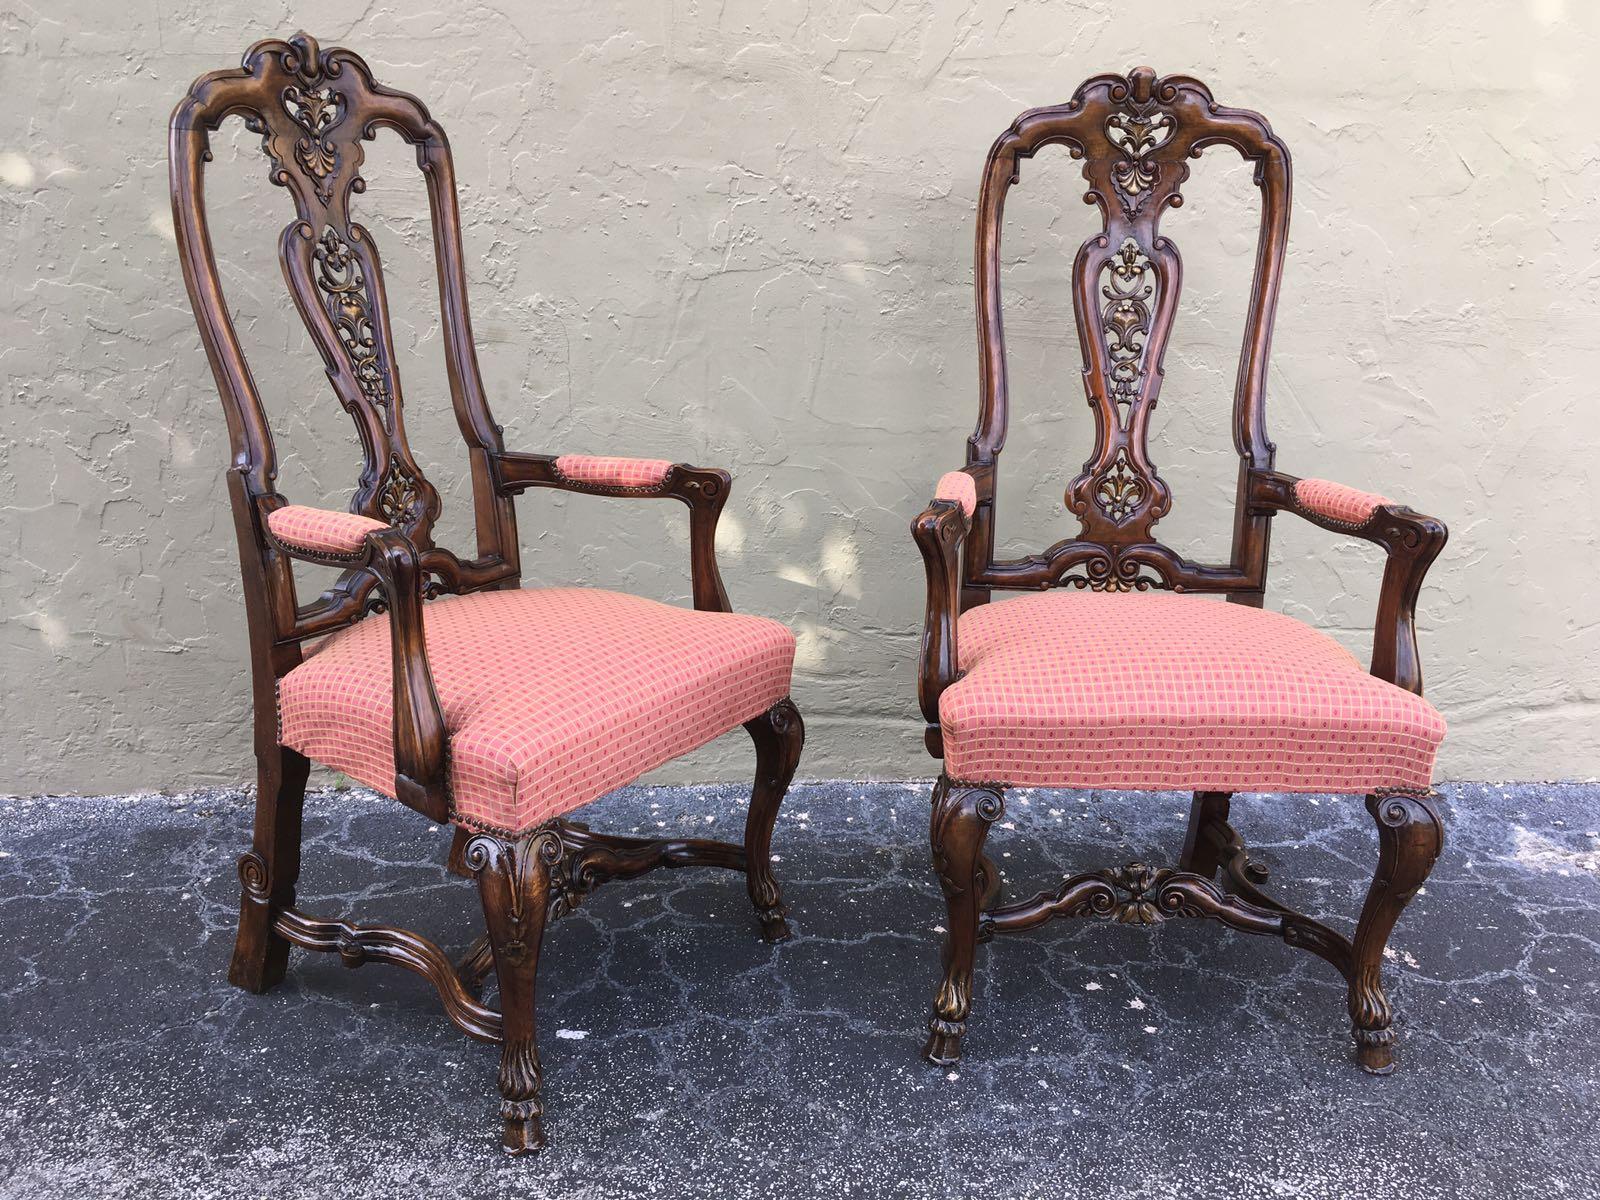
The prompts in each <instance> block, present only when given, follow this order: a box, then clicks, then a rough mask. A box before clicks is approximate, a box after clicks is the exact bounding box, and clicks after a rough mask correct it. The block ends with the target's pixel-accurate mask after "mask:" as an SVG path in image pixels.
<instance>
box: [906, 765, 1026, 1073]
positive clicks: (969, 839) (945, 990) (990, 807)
mask: <svg viewBox="0 0 1600 1200" xmlns="http://www.w3.org/2000/svg"><path fill="white" fill-rule="evenodd" d="M1004 811H1005V801H1004V799H1003V796H1002V792H1001V789H1000V788H999V787H998V786H992V785H984V784H963V783H952V782H951V781H950V780H949V779H948V778H946V777H945V776H943V775H941V776H939V782H938V783H936V784H934V787H933V818H932V820H931V821H930V823H929V826H928V837H929V841H930V842H931V844H932V848H933V870H934V873H935V874H936V875H938V877H939V886H940V888H941V889H942V890H943V891H944V900H945V908H946V910H947V911H946V925H945V940H944V979H943V981H942V982H941V983H940V984H939V991H938V992H937V994H935V996H934V998H933V1017H932V1019H931V1020H930V1021H929V1022H928V1041H927V1044H926V1045H925V1046H924V1047H923V1050H922V1054H923V1057H924V1058H926V1059H927V1060H928V1061H929V1062H932V1063H937V1064H939V1065H940V1066H948V1065H950V1064H951V1063H954V1062H956V1061H958V1060H959V1059H960V1057H961V1037H962V1035H963V1034H965V1033H966V1031H967V1015H968V1013H970V1012H971V1011H972V966H973V958H974V955H975V954H976V951H977V945H978V918H979V916H980V915H981V913H982V911H983V904H984V898H985V892H986V891H988V890H989V889H990V887H991V886H992V885H993V883H995V882H996V881H994V880H990V879H986V878H985V867H984V862H985V860H984V857H983V842H984V839H985V838H987V837H988V836H989V826H991V825H993V824H994V823H995V821H997V820H999V818H1000V815H1001V814H1002V813H1003V812H1004ZM989 869H990V870H992V865H991V867H990V868H989Z"/></svg>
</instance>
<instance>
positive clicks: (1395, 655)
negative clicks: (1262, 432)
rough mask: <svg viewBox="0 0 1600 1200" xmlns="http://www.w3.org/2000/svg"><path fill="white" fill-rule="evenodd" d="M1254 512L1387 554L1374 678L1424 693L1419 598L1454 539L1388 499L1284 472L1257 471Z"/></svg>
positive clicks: (1253, 487) (1374, 651)
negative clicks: (1301, 521)
mask: <svg viewBox="0 0 1600 1200" xmlns="http://www.w3.org/2000/svg"><path fill="white" fill-rule="evenodd" d="M1249 497H1250V500H1249V503H1250V507H1251V508H1252V509H1253V510H1255V511H1258V512H1292V513H1295V514H1296V515H1298V516H1301V517H1304V518H1305V519H1306V520H1308V521H1310V522H1311V523H1312V524H1313V525H1319V526H1321V527H1322V528H1323V529H1330V530H1332V531H1334V532H1335V533H1347V534H1350V535H1351V536H1353V537H1358V538H1361V539H1362V540H1364V541H1368V542H1373V543H1375V544H1376V545H1379V546H1382V547H1383V549H1384V551H1385V552H1386V553H1387V554H1388V556H1389V559H1388V562H1387V563H1385V565H1384V568H1383V586H1382V589H1381V590H1380V592H1379V593H1378V615H1377V618H1376V620H1375V621H1374V623H1373V635H1372V667H1371V670H1372V674H1374V675H1376V676H1377V677H1378V678H1379V679H1387V680H1388V681H1389V682H1390V683H1393V684H1396V685H1397V686H1399V687H1403V688H1405V689H1406V690H1407V691H1408V692H1415V693H1416V694H1417V695H1419V696H1420V695H1421V694H1422V660H1421V658H1420V656H1419V654H1418V652H1417V628H1416V616H1417V596H1418V595H1419V594H1420V593H1421V591H1422V580H1423V578H1424V576H1426V575H1427V573H1428V568H1429V567H1430V566H1432V565H1433V560H1434V559H1436V558H1438V557H1439V552H1440V551H1441V550H1443V549H1444V544H1445V539H1446V538H1447V537H1448V536H1449V534H1448V531H1447V530H1446V529H1445V526H1444V522H1443V521H1440V520H1439V519H1438V518H1437V517H1429V516H1424V515H1423V514H1422V513H1419V512H1415V511H1413V510H1412V509H1410V508H1407V507H1405V506H1404V505H1401V504H1396V503H1394V502H1393V501H1391V500H1388V499H1386V498H1385V497H1383V496H1376V495H1372V494H1370V493H1366V492H1358V491H1356V490H1355V489H1353V488H1346V487H1344V486H1342V485H1340V484H1332V483H1328V482H1327V481H1325V480H1320V479H1297V478H1295V477H1294V476H1293V475H1284V474H1282V473H1281V472H1278V471H1252V472H1251V473H1250V481H1249Z"/></svg>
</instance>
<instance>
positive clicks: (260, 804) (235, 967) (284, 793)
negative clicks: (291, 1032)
mask: <svg viewBox="0 0 1600 1200" xmlns="http://www.w3.org/2000/svg"><path fill="white" fill-rule="evenodd" d="M310 773H311V763H310V762H309V761H308V760H307V759H306V757H305V756H304V755H302V754H297V753H295V752H294V751H293V750H290V749H289V748H288V747H286V746H274V747H273V748H272V749H271V750H270V751H269V752H268V753H266V754H260V755H258V756H257V774H256V821H255V834H254V836H253V837H252V839H251V848H250V851H249V852H248V853H247V854H245V855H244V856H243V857H242V858H240V859H239V933H238V936H237V937H236V938H235V939H234V943H233V958H232V960H231V961H230V962H229V963H228V982H229V983H231V984H233V986H234V987H238V988H243V989H244V990H245V991H247V992H264V991H267V990H268V989H269V988H272V987H275V986H277V985H278V984H279V983H282V982H283V976H284V972H285V971H286V970H287V969H288V965H289V943H288V942H287V941H285V940H284V939H283V938H282V937H280V936H279V935H278V933H277V932H276V931H275V930H274V929H273V928H272V922H273V921H274V920H275V919H276V917H277V915H278V914H279V913H280V912H282V911H283V910H284V909H286V908H292V907H293V906H294V887H295V884H296V883H297V882H299V879H300V823H301V814H302V812H303V810H304V808H305V796H306V778H307V776H308V775H309V774H310Z"/></svg>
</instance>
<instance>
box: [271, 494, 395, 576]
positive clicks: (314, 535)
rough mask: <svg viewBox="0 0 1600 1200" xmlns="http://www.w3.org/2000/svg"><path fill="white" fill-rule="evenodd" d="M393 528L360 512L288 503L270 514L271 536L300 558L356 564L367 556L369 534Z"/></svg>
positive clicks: (283, 547)
mask: <svg viewBox="0 0 1600 1200" xmlns="http://www.w3.org/2000/svg"><path fill="white" fill-rule="evenodd" d="M387 528H389V527H388V526H387V525H385V524H384V523H383V522H382V521H375V520H373V519H372V518H371V517H363V516H362V515H361V514H360V513H352V512H336V511H334V510H333V509H328V508H312V507H310V506H308V505H305V504H286V505H284V506H283V507H281V508H275V509H273V510H272V511H271V512H269V513H267V533H268V534H270V535H271V537H272V540H273V541H274V542H276V543H277V545H278V546H279V548H280V549H282V550H284V551H286V552H287V553H289V554H292V555H294V556H295V557H296V558H306V559H311V560H313V561H318V562H321V561H335V562H340V563H353V562H356V561H358V560H360V559H362V558H365V557H366V553H367V549H366V540H367V534H369V533H376V532H377V531H378V530H380V529H387Z"/></svg>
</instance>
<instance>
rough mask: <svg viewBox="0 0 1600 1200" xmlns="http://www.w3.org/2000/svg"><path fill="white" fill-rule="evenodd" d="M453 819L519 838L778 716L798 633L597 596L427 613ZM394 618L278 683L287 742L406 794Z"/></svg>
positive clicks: (539, 593)
mask: <svg viewBox="0 0 1600 1200" xmlns="http://www.w3.org/2000/svg"><path fill="white" fill-rule="evenodd" d="M423 614H424V615H423V624H424V628H425V630H426V632H427V643H428V661H429V664H430V665H431V667H432V669H433V682H434V687H435V689H436V690H437V692H438V694H439V703H440V705H441V707H442V708H443V710H444V719H445V725H446V727H447V728H448V730H449V733H450V785H451V789H452V796H453V801H454V805H455V814H456V819H457V820H458V821H459V822H460V823H462V824H464V825H468V826H472V827H475V828H481V829H497V830H504V831H508V832H512V833H520V832H522V831H524V830H527V829H530V828H532V827H534V826H535V825H538V824H539V823H540V822H542V821H545V820H547V819H548V818H550V817H553V816H559V815H560V814H561V813H564V812H567V811H568V810H570V809H574V808H577V807H578V806H579V805H581V804H586V803H588V802H589V801H590V800H593V799H595V798H596V797H598V796H602V795H604V794H605V793H606V792H609V791H611V790H612V789H613V788H617V787H621V786H622V785H623V784H625V783H630V782H632V781H633V780H634V779H637V778H638V777H639V776H640V775H642V774H643V773H644V772H646V771H648V770H650V769H652V768H653V767H657V766H659V765H660V764H662V763H664V762H667V761H668V760H670V759H673V758H677V757H678V756H679V755H681V754H686V753H688V752H689V751H690V750H693V749H695V748H696V747H698V746H702V745H704V744H705V743H706V742H709V741H710V740H711V739H712V738H714V737H717V736H718V735H719V734H723V733H726V732H727V731H728V730H730V729H732V728H733V727H734V726H736V725H739V724H741V723H742V722H744V721H747V720H749V719H750V718H751V717H754V716H757V715H759V714H760V713H762V712H765V711H766V710H767V709H768V708H770V707H771V706H772V705H773V704H774V703H776V702H777V701H778V700H781V699H783V697H784V696H786V695H788V693H789V673H790V669H791V667H792V666H793V663H794V635H793V634H791V633H790V632H789V630H788V629H786V628H784V627H783V626H782V625H780V624H778V623H777V622H776V621H768V620H765V619H764V618H761V617H747V616H742V615H740V614H737V613H716V612H697V611H695V610H693V609H684V608H674V607H672V606H670V605H666V604H658V603H656V602H655V601H653V600H645V599H642V598H640V597H638V596H626V595H621V594H619V593H617V592H606V591H600V590H598V589H592V588H540V589H524V590H521V591H506V592H478V593H474V594H472V595H467V596H451V597H445V598H443V599H440V600H436V601H433V602H430V603H429V604H427V605H425V606H424V609H423ZM390 672H391V667H390V648H389V618H388V617H387V616H376V617H369V618H367V619H366V620H364V621H361V622H359V623H358V624H356V625H354V626H352V627H351V628H349V629H347V630H343V631H341V632H339V633H336V634H334V635H333V636H332V637H331V638H329V639H328V640H327V641H326V642H325V643H324V644H323V645H322V646H321V647H320V648H319V649H318V650H317V651H316V653H314V654H312V655H311V656H310V657H309V658H307V659H306V661H305V662H303V663H301V664H300V666H298V667H296V668H295V669H294V670H292V671H290V672H289V673H288V674H287V675H285V676H284V677H283V678H282V680H280V681H279V685H278V719H279V729H280V732H279V740H280V741H282V743H283V744H284V745H286V746H289V747H292V748H293V749H295V750H298V751H300V753H302V754H304V755H306V756H307V757H308V758H311V759H313V760H314V761H316V762H319V763H322V764H324V765H325V766H329V767H332V768H334V769H335V770H338V771H343V772H344V773H345V774H346V775H349V776H350V777H351V778H353V779H357V780H360V781H361V782H362V783H364V784H366V785H368V786H369V787H373V788H376V789H377V790H378V791H380V792H384V793H387V794H390V795H392V794H393V793H394V742H393V733H392V730H393V711H394V710H393V696H392V693H391V688H392V686H393V684H392V681H391V673H390Z"/></svg>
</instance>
